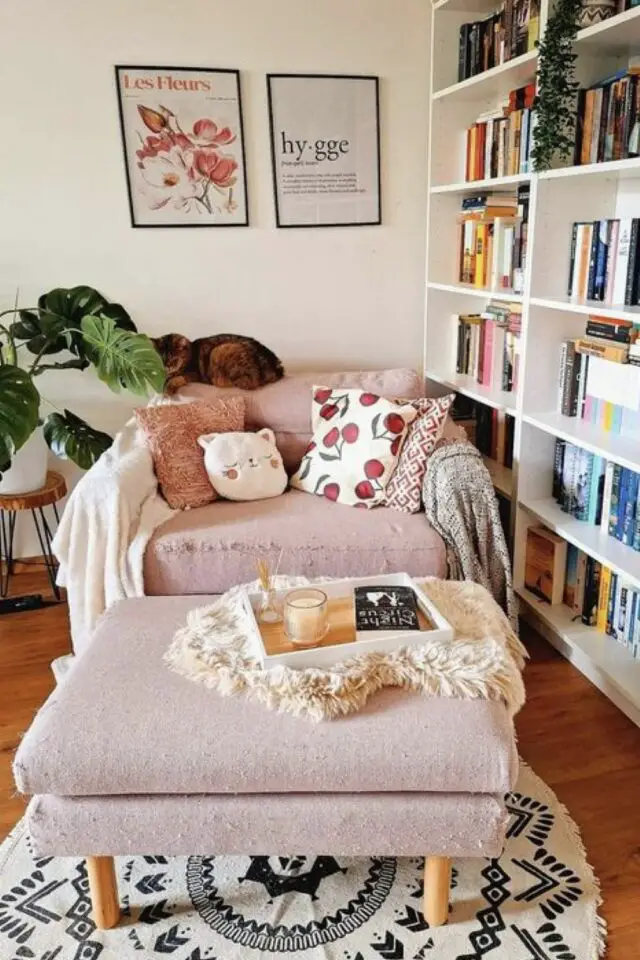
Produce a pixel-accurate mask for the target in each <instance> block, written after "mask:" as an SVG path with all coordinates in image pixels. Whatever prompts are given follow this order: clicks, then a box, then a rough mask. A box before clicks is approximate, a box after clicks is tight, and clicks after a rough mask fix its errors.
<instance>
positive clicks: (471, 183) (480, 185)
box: [431, 173, 531, 195]
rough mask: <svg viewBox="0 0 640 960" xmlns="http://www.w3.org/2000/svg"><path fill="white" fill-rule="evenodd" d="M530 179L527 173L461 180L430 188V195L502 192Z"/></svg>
mask: <svg viewBox="0 0 640 960" xmlns="http://www.w3.org/2000/svg"><path fill="white" fill-rule="evenodd" d="M530 179H531V174H529V173H518V174H515V175H514V176H510V177H488V178H487V179H485V180H461V181H460V183H444V184H440V186H437V187H431V193H469V194H471V195H473V194H474V193H477V192H478V191H479V190H502V189H503V188H505V187H517V186H518V185H519V184H521V183H527V182H528V181H529V180H530Z"/></svg>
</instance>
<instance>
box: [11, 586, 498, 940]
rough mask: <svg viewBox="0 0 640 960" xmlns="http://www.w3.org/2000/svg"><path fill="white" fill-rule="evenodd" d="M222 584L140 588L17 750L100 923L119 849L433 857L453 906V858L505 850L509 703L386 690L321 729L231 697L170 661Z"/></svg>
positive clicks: (18, 766)
mask: <svg viewBox="0 0 640 960" xmlns="http://www.w3.org/2000/svg"><path fill="white" fill-rule="evenodd" d="M208 599H210V598H207V597H198V598H196V597H147V598H144V599H140V600H125V601H123V602H121V603H120V604H118V605H117V606H115V607H113V608H112V609H111V610H110V611H109V612H108V613H107V614H106V615H105V616H104V617H103V619H102V621H101V622H100V625H99V627H98V629H97V631H96V634H95V636H94V639H93V640H92V642H91V644H90V646H89V647H88V649H87V650H86V651H85V653H84V654H83V655H82V656H81V657H80V658H79V659H78V661H77V663H76V665H75V666H74V668H73V671H72V672H71V674H70V675H69V676H68V677H67V678H66V679H65V681H64V682H63V683H62V685H61V686H60V687H59V688H57V689H56V690H55V691H54V693H53V694H52V695H51V697H50V698H49V700H48V701H47V702H46V703H45V704H44V706H43V707H42V709H41V710H40V711H39V713H38V714H37V716H36V718H35V720H34V722H33V724H32V726H31V728H30V729H29V731H28V732H27V734H26V736H25V737H24V739H23V741H22V743H21V745H20V748H19V750H18V752H17V755H16V758H15V764H14V774H15V779H16V783H17V786H18V789H19V790H20V791H21V792H22V793H26V794H31V795H32V796H33V799H32V801H31V803H30V805H29V810H28V824H29V830H30V833H31V838H32V842H33V846H34V850H35V852H36V853H37V854H38V855H40V856H78V855H84V856H86V857H87V862H88V868H89V871H88V872H89V878H90V882H91V889H92V897H93V902H94V912H95V917H96V923H97V924H98V926H103V927H108V926H113V925H114V924H115V923H117V920H118V915H119V910H118V902H117V893H116V891H115V873H114V869H113V859H112V858H113V857H114V856H117V855H120V854H143V853H148V852H150V851H152V852H153V853H158V854H159V853H162V854H165V855H190V854H194V853H198V854H214V853H217V854H224V853H227V854H234V853H237V854H264V853H265V851H268V852H270V853H277V854H289V853H291V852H293V851H303V852H305V853H309V854H317V855H322V854H333V855H340V854H342V855H353V856H357V855H367V856H370V855H374V854H375V855H378V854H379V855H387V856H405V855H406V856H415V855H416V854H420V853H425V852H426V853H427V854H428V856H427V860H426V867H425V870H426V883H425V915H426V916H427V919H428V920H429V922H430V923H431V924H432V925H433V924H437V923H442V922H444V920H445V919H446V915H447V909H448V891H449V870H450V858H451V857H455V856H457V857H467V856H482V857H495V856H498V855H499V853H500V851H501V849H502V844H503V841H504V835H505V828H506V820H507V815H506V810H505V806H504V801H503V797H504V794H505V793H506V792H507V791H509V790H510V789H511V788H512V787H513V785H514V783H515V779H516V773H517V753H516V747H515V742H514V736H513V729H512V724H511V720H510V718H509V716H508V714H507V711H506V709H505V707H504V706H503V705H502V704H500V703H496V702H492V701H487V700H454V699H448V698H445V697H430V698H428V697H421V696H419V695H416V694H409V693H405V692H402V691H400V690H392V689H389V690H384V691H381V692H380V693H378V694H377V695H376V696H375V697H374V698H373V699H372V700H371V701H370V703H369V704H368V705H367V707H366V708H365V709H364V710H361V711H360V712H359V713H357V714H354V715H353V716H350V717H345V718H343V719H340V720H332V721H328V722H325V723H320V724H314V723H312V722H311V721H309V720H306V719H301V718H295V717H291V716H288V715H280V714H276V713H272V712H269V711H268V710H266V708H264V707H262V706H259V705H257V704H254V703H251V702H250V701H249V700H247V699H244V698H243V697H238V698H229V699H224V698H222V697H220V696H219V695H218V694H216V693H214V692H211V691H209V690H207V689H206V688H204V687H201V686H198V685H196V684H193V683H189V682H188V681H186V680H184V679H183V678H181V677H179V676H177V675H175V674H173V673H171V672H170V671H169V670H168V669H167V667H166V666H165V665H164V663H163V660H162V657H163V654H164V652H165V650H166V649H167V647H168V645H169V643H170V641H171V638H172V636H173V634H174V632H175V630H176V629H177V628H178V627H179V626H181V625H182V624H183V622H184V620H185V617H186V613H187V611H188V610H190V609H192V608H193V607H195V606H199V605H202V604H204V603H207V602H208Z"/></svg>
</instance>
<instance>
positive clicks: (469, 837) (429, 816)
mask: <svg viewBox="0 0 640 960" xmlns="http://www.w3.org/2000/svg"><path fill="white" fill-rule="evenodd" d="M508 819H509V815H508V813H507V810H506V809H505V806H504V801H503V799H502V797H501V796H500V797H498V796H491V795H487V794H470V793H454V794H451V793H357V794H353V793H325V794H318V793H306V794H305V793H287V794H282V793H280V794H270V795H269V796H267V797H265V796H264V795H263V794H249V795H244V796H243V795H239V796H229V795H226V796H224V795H218V796H202V795H200V796H189V795H186V796H184V795H183V796H153V797H148V796H147V797H107V798H104V797H52V796H39V797H36V798H35V799H34V800H33V801H32V803H31V804H30V805H29V810H28V813H27V823H28V826H29V836H30V838H31V842H32V844H33V848H34V852H35V853H36V854H37V855H38V856H41V857H50V856H59V857H69V856H83V857H87V856H96V855H97V856H100V855H102V854H111V855H113V856H118V855H124V854H140V853H148V851H150V850H153V852H154V853H155V854H161V855H164V856H168V857H171V856H192V855H193V854H199V855H201V856H204V855H207V854H212V855H214V856H215V855H218V854H242V855H255V854H258V855H260V854H264V852H265V850H268V851H269V852H271V853H274V854H276V853H279V854H287V853H289V854H290V853H291V852H292V851H294V850H304V851H305V853H307V854H316V855H323V854H333V855H342V856H354V857H357V856H363V857H370V856H389V857H403V856H405V857H412V856H417V857H420V856H424V854H425V852H426V851H428V852H429V853H430V854H431V855H432V856H438V855H440V856H448V857H497V856H499V855H500V853H501V851H502V845H503V843H504V834H505V829H506V826H507V822H508ZM251 953H252V951H250V952H249V955H250V954H251ZM295 956H298V957H301V956H302V954H295Z"/></svg>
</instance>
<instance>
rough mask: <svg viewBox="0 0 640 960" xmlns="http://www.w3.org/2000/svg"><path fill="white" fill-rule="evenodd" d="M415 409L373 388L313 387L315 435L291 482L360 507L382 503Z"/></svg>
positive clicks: (318, 493)
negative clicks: (396, 401)
mask: <svg viewBox="0 0 640 960" xmlns="http://www.w3.org/2000/svg"><path fill="white" fill-rule="evenodd" d="M416 416H417V410H416V409H415V408H414V407H413V406H412V405H411V404H410V403H405V404H399V403H394V402H393V401H392V400H386V399H385V398H384V397H379V396H378V395H377V394H375V393H367V392H365V391H363V390H344V389H342V388H340V387H337V388H335V389H332V388H330V387H314V388H313V401H312V410H311V421H312V427H313V439H312V441H311V443H310V444H309V446H308V447H307V450H306V453H305V455H304V456H303V458H302V463H301V464H300V467H299V469H298V470H297V472H296V473H295V474H294V475H293V477H292V478H291V485H292V486H293V487H297V488H298V489H299V490H305V491H306V492H307V493H315V494H317V495H318V496H324V497H327V498H328V499H329V500H337V501H338V502H339V503H345V504H349V505H350V506H356V507H365V508H368V507H375V506H377V505H378V504H380V503H382V501H383V498H384V492H385V487H386V485H387V481H388V480H389V477H390V476H391V474H392V473H393V471H394V469H395V466H396V463H397V461H398V457H399V455H400V450H401V449H402V444H403V443H404V440H405V437H406V435H407V430H408V429H409V425H410V424H411V423H412V421H413V420H415V418H416Z"/></svg>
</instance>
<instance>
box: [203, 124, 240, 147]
mask: <svg viewBox="0 0 640 960" xmlns="http://www.w3.org/2000/svg"><path fill="white" fill-rule="evenodd" d="M235 139H236V138H235V135H234V134H233V133H232V132H231V130H230V129H229V127H222V128H221V129H220V128H219V127H218V125H217V123H214V122H213V120H206V119H204V120H196V122H195V123H194V125H193V140H194V141H195V143H197V144H202V146H212V147H220V146H226V145H227V144H229V143H233V141H234V140H235Z"/></svg>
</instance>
